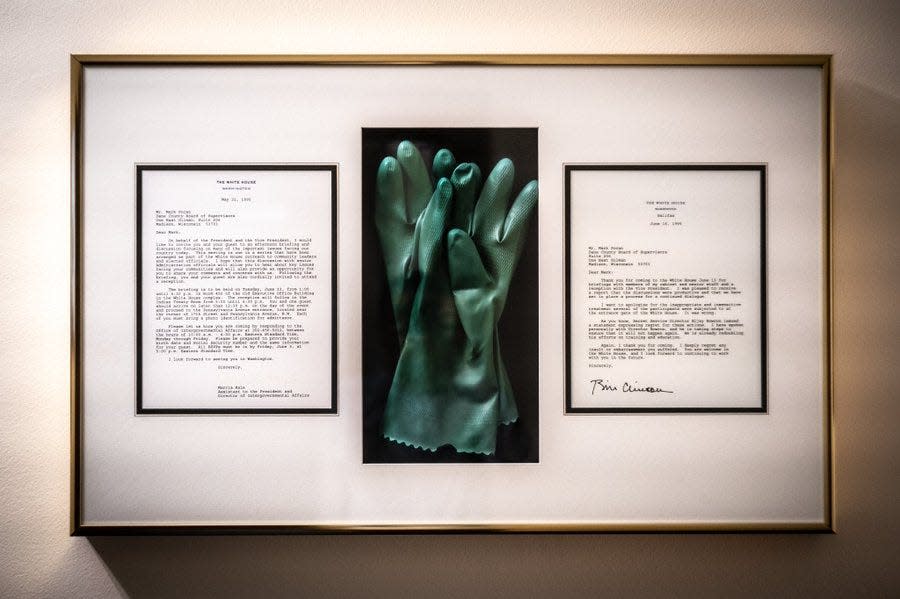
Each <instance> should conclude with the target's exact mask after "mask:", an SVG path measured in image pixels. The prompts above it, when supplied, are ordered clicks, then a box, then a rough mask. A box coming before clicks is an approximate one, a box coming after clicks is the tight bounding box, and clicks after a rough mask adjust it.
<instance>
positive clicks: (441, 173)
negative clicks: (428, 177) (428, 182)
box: [431, 148, 456, 179]
mask: <svg viewBox="0 0 900 599" xmlns="http://www.w3.org/2000/svg"><path fill="white" fill-rule="evenodd" d="M455 166H456V158H455V157H454V156H453V152H451V151H450V150H448V149H447V148H441V149H440V150H438V152H437V154H435V155H434V160H433V161H432V163H431V172H432V173H433V174H434V177H435V179H441V178H443V177H449V176H450V173H452V172H453V167H455Z"/></svg>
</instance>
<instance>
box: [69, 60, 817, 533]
mask: <svg viewBox="0 0 900 599" xmlns="http://www.w3.org/2000/svg"><path fill="white" fill-rule="evenodd" d="M188 67H190V68H191V69H193V70H194V71H201V70H203V69H209V68H217V69H218V68H222V67H225V68H229V69H235V73H237V74H238V75H240V74H245V73H247V72H248V70H249V71H251V72H252V71H254V70H255V69H266V70H273V69H274V70H278V69H283V68H290V69H301V70H302V69H309V70H310V72H321V71H323V70H324V69H327V68H330V67H349V68H352V69H362V70H365V71H366V72H369V71H371V70H372V69H379V68H382V67H391V68H393V69H397V68H401V69H410V70H411V71H408V72H413V71H414V72H423V70H424V71H434V70H438V72H440V70H441V69H455V70H459V69H463V70H465V69H480V68H486V67H491V68H493V67H498V68H502V69H511V70H515V69H529V70H532V72H534V73H536V74H537V73H540V72H542V71H543V72H548V71H550V70H551V69H584V70H597V69H610V68H616V69H647V70H648V72H649V70H653V69H658V70H662V71H665V72H666V73H667V74H668V75H676V76H677V73H678V72H680V71H679V70H685V69H686V70H688V71H689V70H690V69H697V68H708V67H717V68H718V67H723V68H727V69H746V70H749V69H763V70H764V69H771V68H777V69H788V70H791V69H797V68H803V69H812V70H813V71H814V72H815V76H816V78H817V80H818V81H819V86H820V87H819V89H818V90H817V94H818V98H819V100H820V105H819V106H818V107H817V108H818V112H819V113H820V115H821V119H820V121H819V122H818V123H817V126H818V127H819V137H820V139H821V145H820V147H818V149H817V153H818V161H819V162H818V165H817V168H818V169H819V171H820V173H821V177H820V180H819V181H818V184H819V189H820V190H821V198H820V203H819V205H818V206H814V207H812V209H814V210H815V211H817V214H818V215H819V218H820V220H821V225H822V226H821V231H820V237H819V239H818V243H819V250H818V251H817V252H816V253H817V255H818V259H819V261H820V272H819V273H818V279H819V281H818V282H819V285H820V286H819V288H818V289H817V293H818V294H819V295H820V296H821V300H822V301H821V312H820V313H819V314H817V315H811V316H810V318H811V319H813V320H817V321H818V322H821V328H822V330H821V331H820V332H819V339H820V340H821V349H820V352H819V357H820V363H819V366H820V368H821V377H820V378H821V380H820V383H821V389H820V390H819V391H818V392H817V397H818V398H819V401H820V403H821V405H820V408H821V410H820V417H821V419H820V420H819V421H818V422H809V423H807V425H808V429H807V430H808V431H815V432H817V433H818V434H820V436H821V452H820V455H819V456H817V460H818V464H819V465H820V467H821V471H820V472H818V473H816V477H817V478H818V479H820V481H821V488H820V491H821V493H820V496H819V497H818V500H820V502H821V503H820V506H821V510H820V514H819V517H817V518H812V519H793V518H768V517H763V516H761V517H758V518H704V517H702V516H701V517H699V518H690V517H684V516H679V515H676V516H672V517H671V518H668V519H666V518H656V519H654V518H643V519H629V518H617V517H612V518H609V519H603V518H599V519H598V518H593V519H592V518H591V517H586V518H582V519H574V520H573V519H569V518H567V517H564V514H565V508H564V506H563V507H561V508H560V509H559V510H558V511H557V512H556V515H557V516H559V517H557V518H551V517H530V516H527V515H526V516H524V517H523V516H522V515H521V513H518V512H516V513H511V514H509V515H503V514H501V515H500V516H499V517H498V516H492V517H490V518H487V517H483V516H481V515H475V516H474V517H472V518H467V517H459V516H451V517H447V518H428V517H421V516H417V517H412V518H409V519H407V518H390V517H384V516H378V515H373V516H372V517H369V518H360V517H358V515H356V516H353V515H352V514H351V516H347V515H346V514H345V515H344V516H343V517H340V518H337V519H332V518H329V517H328V516H327V515H319V516H316V517H309V516H308V514H310V513H318V512H317V511H316V510H317V509H318V508H315V509H312V508H311V509H310V510H308V511H307V512H305V515H304V516H303V517H298V518H288V519H285V518H281V517H277V516H272V515H270V516H266V517H264V518H261V519H256V518H253V517H250V514H252V513H253V510H252V509H251V510H248V511H247V512H246V513H245V514H243V515H242V516H241V517H233V518H219V517H215V518H203V517H196V516H191V515H190V510H185V511H184V515H183V517H172V516H171V514H169V515H166V516H165V517H154V516H148V518H146V519H132V520H129V519H125V520H123V519H120V518H118V517H115V515H114V516H113V517H109V518H105V517H97V514H101V516H102V514H103V513H104V511H103V510H99V511H94V512H91V513H92V514H94V516H93V517H86V514H87V513H88V511H89V510H87V509H86V507H88V504H89V503H90V502H92V501H94V500H95V499H96V498H97V496H98V495H103V493H104V491H103V489H102V488H100V487H98V485H97V483H96V482H93V481H92V480H90V477H91V476H92V474H93V473H94V472H96V470H91V468H97V463H95V462H91V463H92V464H93V465H92V466H90V467H87V464H86V456H88V454H89V453H90V452H91V451H93V448H90V447H88V444H89V443H90V442H91V440H96V438H97V437H96V436H97V435H100V436H101V438H102V435H104V434H105V428H104V426H105V425H104V424H103V423H102V422H99V421H96V420H95V419H94V416H95V412H96V410H91V405H92V400H93V399H94V398H95V397H96V394H94V395H92V393H95V392H96V391H93V392H92V391H89V390H88V389H87V388H86V380H87V379H90V381H94V380H95V379H96V377H97V376H102V373H103V372H104V369H102V368H98V367H96V366H91V370H90V373H89V374H88V373H87V372H86V363H90V362H93V364H96V360H97V358H96V357H92V356H90V355H88V354H89V352H86V349H85V348H86V341H85V339H86V335H87V334H88V333H89V332H90V331H88V330H86V327H92V326H96V320H90V319H87V318H86V317H85V316H86V312H85V308H86V302H90V301H94V300H92V299H91V298H92V297H93V296H92V295H91V294H90V293H87V290H88V287H89V285H88V284H87V283H86V272H87V271H91V272H93V270H92V269H96V265H94V264H93V263H91V264H88V262H89V261H90V260H91V256H96V255H98V254H97V252H99V251H101V250H97V249H94V248H93V246H92V245H91V243H90V242H91V240H92V239H95V238H96V235H97V231H98V229H97V227H96V226H94V225H90V224H89V223H88V220H89V218H92V216H91V215H89V214H87V209H86V206H87V205H89V204H90V202H91V201H92V199H91V196H90V193H91V191H90V189H89V188H88V187H89V186H88V181H94V180H96V179H97V178H99V177H100V176H101V175H102V174H103V173H102V172H98V170H97V169H98V167H97V165H96V163H92V162H90V159H89V157H88V153H87V145H88V141H87V140H88V138H89V136H93V135H94V128H97V127H98V123H97V121H96V120H91V118H94V119H96V117H97V115H96V114H93V113H91V117H90V118H88V116H89V114H88V110H87V104H89V103H90V102H92V101H93V98H92V96H91V93H93V92H92V90H93V89H96V88H91V87H89V85H87V80H88V76H89V73H90V72H93V71H97V70H100V69H104V70H107V71H109V70H120V71H125V70H128V71H129V72H132V73H135V74H137V75H138V76H139V75H140V74H141V73H143V72H147V71H145V70H142V69H154V70H157V71H158V70H159V69H184V68H188ZM831 71H832V58H831V56H830V55H581V54H552V55H521V54H497V55H471V54H459V55H297V56H294V55H73V56H72V57H71V198H72V200H71V201H72V204H71V226H72V236H71V260H72V262H71V355H70V369H71V391H70V396H71V399H70V401H71V403H70V409H71V470H70V477H71V509H70V514H71V519H70V532H71V534H73V535H123V534H124V535H132V534H148V535H150V534H152V535H157V534H319V533H327V534H334V533H342V534H343V533H410V532H413V533H447V532H454V533H549V532H561V533H576V532H579V533H581V532H682V531H704V532H776V531H777V532H787V531H791V532H833V531H834V513H835V510H834V482H833V468H834V460H833V446H834V444H833V440H832V439H833V435H834V430H833V424H832V334H831V330H832V324H831V323H832V302H831V297H832V286H833V283H832V277H833V274H832V263H831V255H832V251H831V228H832V224H831V221H832V219H831V196H832V170H833V124H832V123H833V108H832V90H831V85H832V83H831V81H832V74H831ZM96 85H97V86H98V87H99V86H100V82H97V83H96ZM573 92H574V90H573ZM270 93H271V92H270ZM536 94H540V91H537V92H536ZM198 102H199V100H198ZM520 102H521V103H525V102H527V100H525V99H522V100H520ZM136 118H139V115H138V116H137V117H136ZM513 120H514V119H513ZM521 120H524V121H528V122H533V120H534V119H533V118H530V117H528V118H523V119H521ZM368 124H369V123H360V125H359V126H360V127H363V126H366V125H368ZM416 124H420V123H419V122H416ZM537 125H538V126H539V127H540V126H542V124H541V123H538V124H537ZM542 133H543V131H542ZM90 143H91V144H103V143H104V142H103V140H102V139H100V140H98V139H95V138H94V137H90ZM92 147H94V146H92ZM348 153H349V151H348ZM219 154H221V155H227V152H219ZM166 158H167V157H166V156H156V155H153V156H149V157H147V159H148V160H160V159H166ZM277 158H278V159H279V160H280V159H282V158H284V159H285V160H292V157H281V156H279V157H277ZM762 158H763V159H765V158H766V157H762ZM200 159H201V160H203V161H206V158H204V157H200ZM248 159H249V161H254V162H256V161H259V162H265V161H271V160H272V159H271V157H269V156H249V158H248ZM178 160H181V158H177V159H176V161H178ZM306 160H307V159H306V158H305V157H304V158H302V159H301V160H300V162H304V161H306ZM324 160H326V161H329V162H330V161H332V160H333V159H332V158H330V157H324ZM542 160H543V158H542ZM600 160H601V159H599V158H598V161H600ZM210 161H211V162H214V161H220V158H219V157H214V158H213V159H212V160H210ZM334 162H340V160H335V161H334ZM547 168H549V169H551V170H553V169H555V170H553V172H556V171H558V172H559V173H560V176H561V173H562V168H563V165H562V164H554V165H552V166H550V167H547ZM340 173H341V179H342V180H344V176H345V173H346V171H345V170H341V171H340ZM120 176H124V177H125V178H128V177H130V176H131V175H130V172H129V173H127V174H125V175H121V174H120ZM348 177H349V175H348ZM353 177H355V175H353ZM351 180H353V181H355V179H351ZM338 187H339V188H340V189H341V190H342V193H344V192H347V193H348V194H352V193H355V191H352V192H350V191H347V190H349V189H350V188H351V186H349V185H346V184H345V185H343V186H342V185H341V184H340V182H339V183H338ZM543 189H544V188H542V190H543ZM551 192H552V193H553V194H561V189H553V190H551ZM128 197H130V196H128ZM128 197H125V198H121V200H122V201H124V200H127V199H128ZM554 197H555V196H554ZM353 205H354V204H353V203H350V204H348V206H350V207H352V206H353ZM346 207H347V206H345V209H346ZM547 210H550V212H552V213H554V214H556V213H559V214H561V211H562V209H561V207H553V208H548V209H547ZM348 218H349V215H348ZM129 226H131V225H129ZM131 230H133V227H131ZM353 230H354V229H353V228H352V227H351V231H353ZM553 241H554V242H556V241H559V238H558V237H557V238H553ZM132 245H133V244H132ZM350 247H352V248H354V251H357V249H356V248H355V246H353V245H351V246H350ZM345 253H346V252H345V251H344V250H343V249H338V250H337V253H336V259H337V260H338V262H340V261H341V260H343V257H344V254H345ZM340 270H341V269H338V271H340ZM338 276H340V275H338ZM341 281H344V279H341ZM90 285H95V284H94V283H91V284H90ZM336 285H337V286H338V287H339V288H341V289H342V285H343V283H336ZM90 290H91V292H92V293H93V292H95V291H96V290H95V287H90ZM338 295H339V296H342V297H344V296H346V294H345V293H343V291H340V292H339V293H338ZM351 296H352V293H351ZM553 309H554V308H552V307H549V306H545V305H543V304H542V311H544V312H546V311H547V310H551V311H552V310H553ZM542 313H543V312H542ZM813 316H815V318H813ZM542 326H545V325H542ZM348 334H349V335H351V337H350V338H349V339H348V338H345V335H348ZM356 334H357V332H353V331H351V332H349V333H348V332H347V331H345V330H343V329H342V330H341V331H340V334H339V335H338V337H336V339H338V338H339V340H337V344H338V345H340V346H344V349H342V351H347V352H349V354H350V355H355V354H354V352H355V351H356V350H355V349H354V348H352V347H349V346H348V344H350V345H353V344H355V343H357V338H356V337H355V336H354V335H356ZM559 334H560V335H561V334H562V333H561V332H560V333H559ZM542 343H543V341H542ZM549 343H550V344H551V345H553V348H552V350H553V351H556V352H557V353H558V351H559V347H558V346H559V344H554V342H553V341H552V340H551V341H550V342H549ZM86 360H87V362H86ZM541 368H542V369H543V368H544V366H543V365H542V367H541ZM98 373H99V374H98ZM92 377H93V378H92ZM126 378H127V377H126ZM91 384H93V383H91ZM128 384H132V383H128ZM345 387H347V388H353V385H347V386H345V385H343V384H342V385H341V387H340V388H341V391H340V392H339V395H340V394H342V393H344V388H345ZM544 395H548V396H542V397H541V405H542V406H543V405H544V404H545V403H547V402H549V403H550V404H552V405H554V406H557V407H558V408H559V409H558V410H557V411H558V412H560V413H561V412H562V407H563V391H562V389H552V393H550V394H546V393H545V394H544ZM340 397H341V399H339V402H355V401H358V397H357V396H353V397H349V396H348V397H344V396H343V395H340ZM776 400H777V398H776ZM120 401H121V402H124V405H127V406H130V405H131V404H132V399H131V398H130V397H127V395H125V394H123V396H122V397H121V398H120ZM347 417H348V416H347V414H345V413H340V412H339V413H338V416H337V417H336V418H347ZM225 418H231V419H232V420H231V422H232V423H233V422H234V418H235V417H234V416H227V417H225ZM570 421H571V420H570ZM123 422H124V420H123ZM157 422H158V421H157ZM191 422H198V421H197V420H194V421H188V423H187V425H186V426H190V424H191ZM260 422H262V419H260V420H256V421H254V423H255V424H254V426H261V425H260ZM319 422H328V423H333V422H334V420H327V421H326V420H320V421H319ZM632 422H634V420H633V421H632ZM544 425H545V426H546V423H544ZM229 426H230V425H229ZM88 430H89V431H90V433H89V434H88V433H87V432H86V431H88ZM89 437H90V439H89ZM108 445H110V446H113V445H114V443H110V444H108ZM91 455H93V454H91ZM125 459H126V458H123V460H125ZM102 461H103V460H100V462H102ZM542 465H543V464H538V467H541V466H542ZM125 467H126V468H127V467H128V465H127V464H126V465H125ZM373 467H374V468H386V467H385V466H384V465H377V466H373ZM490 468H492V469H493V470H492V471H496V470H498V469H500V468H502V465H492V466H490ZM416 471H421V470H417V469H416V468H415V467H414V468H413V469H411V470H409V469H408V470H407V472H413V473H415V472H416ZM273 476H274V478H273V479H272V480H275V479H276V478H277V475H273ZM102 478H103V477H98V478H97V479H96V480H100V479H102ZM182 482H183V483H184V484H187V481H186V480H185V481H182ZM166 484H168V485H176V486H177V481H173V480H169V481H167V482H166ZM348 484H349V486H350V489H349V490H347V493H354V492H355V491H354V489H353V485H354V481H353V480H352V479H351V480H350V481H349V482H348ZM101 486H102V485H101ZM531 491H535V489H531ZM526 492H528V490H527V489H526ZM112 495H117V492H116V493H112ZM125 495H127V493H126V494H125ZM326 499H327V498H326ZM110 501H115V500H110ZM107 511H109V512H115V510H114V509H113V510H107ZM162 511H165V510H162ZM175 511H177V510H175ZM485 512H489V510H485ZM271 513H272V514H276V513H277V510H274V509H273V510H272V512H271ZM348 513H350V512H348Z"/></svg>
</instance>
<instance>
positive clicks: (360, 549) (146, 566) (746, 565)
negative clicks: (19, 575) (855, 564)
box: [90, 534, 834, 599]
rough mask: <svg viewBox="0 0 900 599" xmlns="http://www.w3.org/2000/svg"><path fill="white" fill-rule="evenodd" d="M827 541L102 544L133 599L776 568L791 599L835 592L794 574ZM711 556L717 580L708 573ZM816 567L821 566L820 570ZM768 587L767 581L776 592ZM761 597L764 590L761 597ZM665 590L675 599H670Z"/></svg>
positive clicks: (567, 581)
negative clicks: (797, 593) (793, 593)
mask: <svg viewBox="0 0 900 599" xmlns="http://www.w3.org/2000/svg"><path fill="white" fill-rule="evenodd" d="M833 539H834V537H833V536H831V535H821V534H779V535H758V534H751V535H731V534H729V535H700V534H697V535H672V534H664V535H592V534H586V535H569V536H565V535H516V536H499V535H474V536H473V535H399V536H391V535H363V536H330V535H328V536H311V537H282V536H279V537H273V536H266V537H255V536H247V537H98V538H94V539H91V541H90V542H91V544H92V545H93V547H94V548H95V549H96V551H97V552H98V554H99V555H100V557H101V558H102V559H103V561H104V562H105V563H106V565H107V567H108V568H109V570H110V571H111V573H112V575H113V576H114V577H115V578H116V580H117V581H118V583H119V585H120V586H121V587H122V589H123V591H124V592H125V594H126V595H127V596H129V597H134V598H142V597H148V598H149V597H153V598H156V597H192V598H197V599H201V598H205V597H227V598H229V599H234V598H237V597H298V596H309V597H358V596H365V597H423V598H424V597H459V596H464V595H469V596H475V597H512V596H516V597H536V596H537V597H551V596H561V595H560V594H561V593H563V592H564V593H565V595H566V596H569V597H573V596H598V593H601V594H610V595H612V596H621V597H640V596H659V595H660V594H662V595H671V594H674V595H678V594H679V593H675V592H674V591H675V590H676V589H680V590H682V591H684V592H685V593H687V595H688V596H712V595H713V594H715V592H716V591H717V590H719V591H721V590H722V589H727V588H733V589H747V590H750V589H755V591H756V592H757V593H758V592H759V591H761V590H762V589H761V588H759V587H760V580H759V574H760V571H759V568H760V566H761V565H763V564H775V566H774V569H775V570H777V577H778V578H780V579H781V582H782V583H783V584H789V585H790V587H793V588H804V589H807V590H810V591H815V590H817V591H819V593H818V594H819V596H827V595H828V592H827V591H829V590H833V589H829V587H828V584H827V582H826V580H825V579H824V577H823V576H822V575H821V573H819V572H817V571H816V570H815V569H812V570H809V571H806V572H803V571H798V570H797V569H796V563H793V562H794V560H795V559H796V558H797V557H798V556H805V558H806V559H805V561H807V563H809V562H808V560H809V559H812V560H816V556H818V557H819V558H822V557H824V556H825V554H826V553H827V550H828V546H829V545H830V544H831V543H832V542H833ZM711 555H715V556H717V557H716V561H717V562H718V563H716V569H715V570H711V569H710V563H711V562H710V556H711ZM816 561H821V559H819V560H816ZM769 582H770V583H771V582H772V581H771V580H770V581H769ZM763 586H764V587H765V585H763ZM666 589H668V590H666Z"/></svg>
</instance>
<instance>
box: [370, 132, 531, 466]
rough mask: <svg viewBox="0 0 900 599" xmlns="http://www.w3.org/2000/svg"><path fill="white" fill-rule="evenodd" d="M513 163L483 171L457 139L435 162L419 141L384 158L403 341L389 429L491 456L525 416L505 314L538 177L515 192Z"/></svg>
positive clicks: (389, 244)
mask: <svg viewBox="0 0 900 599" xmlns="http://www.w3.org/2000/svg"><path fill="white" fill-rule="evenodd" d="M514 173H515V165H514V164H513V163H512V161H511V160H509V159H508V158H504V159H501V160H500V161H499V162H497V164H496V165H494V166H493V168H492V170H491V171H490V173H489V174H488V175H487V176H486V177H483V176H482V171H481V169H480V167H479V166H478V165H477V164H474V163H470V162H462V163H458V164H457V162H456V159H455V157H454V155H453V153H452V151H451V150H450V149H448V148H444V149H441V150H439V151H438V152H437V153H436V154H435V156H434V160H433V163H432V165H431V168H430V169H429V168H427V167H426V164H425V161H424V160H423V158H422V156H421V154H420V152H419V150H418V149H417V148H416V146H415V145H414V144H413V143H412V142H410V141H403V142H401V143H400V144H399V146H398V147H397V151H396V156H386V157H385V158H384V159H383V160H382V162H381V164H380V166H379V168H378V172H377V181H376V200H375V201H376V204H375V226H376V229H377V231H378V237H379V241H380V243H381V249H382V253H383V256H384V261H385V275H386V278H387V281H388V288H389V290H390V297H391V304H392V307H393V312H394V320H395V324H396V329H397V336H398V342H399V344H400V347H401V351H400V358H399V360H398V362H397V368H396V371H395V373H394V377H393V382H392V384H391V388H390V393H389V395H388V398H387V404H386V408H385V412H384V425H383V426H384V430H383V433H384V436H385V437H386V438H387V439H390V440H392V441H395V442H398V443H402V444H406V445H410V446H412V447H416V448H420V449H426V450H436V449H437V448H439V447H441V446H443V445H450V446H452V447H453V448H454V449H455V450H456V451H459V452H468V453H481V454H487V455H490V454H493V453H494V451H495V447H496V439H497V428H498V427H499V426H502V425H506V424H510V423H512V422H515V421H516V419H517V418H518V410H517V408H516V400H515V397H514V394H513V391H512V388H511V386H510V382H509V375H508V374H507V371H506V367H505V366H504V363H503V357H502V353H501V347H500V339H499V337H498V334H497V323H498V321H499V320H500V317H501V316H502V314H503V309H504V307H505V305H506V302H507V296H508V292H509V286H510V281H511V279H512V277H513V275H514V273H515V270H516V265H517V263H518V259H519V256H520V254H521V250H522V246H523V242H524V240H525V237H526V235H527V233H528V224H529V220H530V217H531V215H532V213H533V211H534V208H535V206H536V204H537V197H538V186H537V181H530V182H528V183H527V184H526V185H525V187H524V188H523V189H521V190H519V191H518V192H517V193H516V195H515V197H514V196H513V193H514V190H513V188H512V184H513V179H514Z"/></svg>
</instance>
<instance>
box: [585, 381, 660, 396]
mask: <svg viewBox="0 0 900 599" xmlns="http://www.w3.org/2000/svg"><path fill="white" fill-rule="evenodd" d="M591 384H592V385H593V386H592V387H591V395H593V394H594V393H596V392H597V391H619V390H621V391H622V393H675V392H674V391H669V390H667V389H663V388H661V387H653V386H652V385H646V386H643V387H641V386H639V385H638V384H637V383H628V382H625V383H622V384H621V386H620V385H613V384H611V383H610V382H609V381H607V380H605V379H591Z"/></svg>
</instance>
